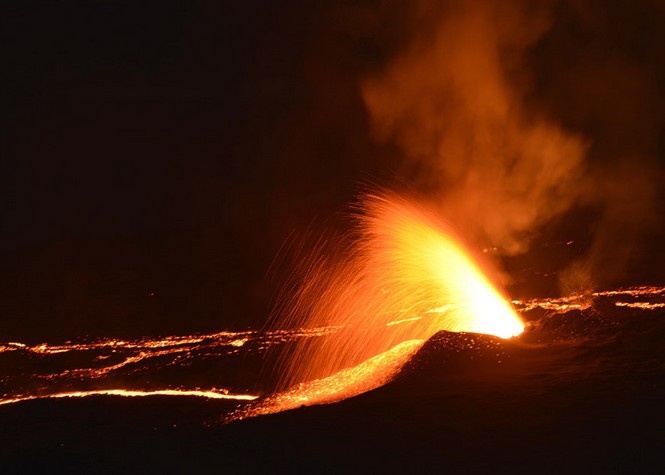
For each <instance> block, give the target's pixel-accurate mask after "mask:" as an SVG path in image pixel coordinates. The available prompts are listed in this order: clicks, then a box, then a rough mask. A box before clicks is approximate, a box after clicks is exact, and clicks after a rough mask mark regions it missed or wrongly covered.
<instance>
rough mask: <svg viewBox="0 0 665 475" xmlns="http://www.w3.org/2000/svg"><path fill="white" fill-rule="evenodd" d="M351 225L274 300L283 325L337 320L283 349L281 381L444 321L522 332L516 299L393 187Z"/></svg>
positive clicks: (365, 203) (426, 332)
mask: <svg viewBox="0 0 665 475" xmlns="http://www.w3.org/2000/svg"><path fill="white" fill-rule="evenodd" d="M355 224H356V226H355V228H354V231H353V232H352V234H351V236H348V237H347V239H346V240H345V241H344V242H343V243H341V245H340V246H338V247H335V248H334V249H332V250H321V251H322V252H320V253H317V254H316V257H314V258H312V259H311V260H310V261H309V262H308V264H307V265H308V269H307V272H306V274H305V278H304V279H303V281H302V283H301V284H300V286H299V287H298V288H297V290H296V291H295V292H294V293H293V294H292V295H291V296H290V297H288V298H287V299H285V300H284V301H283V302H282V303H281V305H280V306H279V307H278V316H277V318H278V321H279V322H280V324H281V325H284V326H285V327H296V328H297V327H319V326H337V327H339V328H340V331H338V332H336V333H335V334H333V335H330V336H329V337H327V338H326V339H324V340H323V341H321V340H318V339H317V340H311V339H307V340H304V341H303V342H302V343H301V344H299V345H297V346H296V348H295V349H294V350H293V351H292V352H290V353H289V354H287V355H286V356H285V358H284V360H283V362H282V364H283V367H282V368H281V369H282V374H283V375H284V376H283V377H282V380H281V385H282V387H283V388H286V387H292V386H293V385H295V384H299V383H302V382H307V381H312V380H317V379H321V378H328V377H330V376H331V375H334V374H336V373H338V372H340V371H342V370H344V369H346V368H351V367H354V366H357V365H359V364H360V363H362V362H364V361H366V360H368V359H370V358H372V357H375V356H376V355H379V354H381V353H383V352H386V351H388V350H390V349H391V348H394V347H395V346H397V345H399V344H400V343H402V342H405V341H414V340H420V341H424V340H426V339H428V338H429V337H430V336H432V335H433V334H435V333H436V332H438V331H440V330H449V331H464V332H476V333H486V334H492V335H497V336H500V337H504V338H508V337H511V336H514V335H518V334H519V333H521V332H522V330H523V328H524V325H523V323H522V322H521V320H520V319H519V317H517V315H516V313H515V312H514V310H513V309H512V308H511V306H510V304H509V303H508V302H507V301H506V299H505V298H504V297H503V296H502V295H501V294H500V293H499V292H498V291H497V290H496V289H495V288H494V286H493V285H492V284H491V283H490V282H489V280H488V279H487V278H486V277H485V275H484V274H483V272H482V271H481V270H480V267H479V265H478V264H477V263H476V262H474V260H473V258H472V257H471V254H470V252H469V251H467V250H466V249H465V248H464V247H463V246H462V245H461V244H460V243H459V242H458V241H457V240H456V239H455V238H454V237H453V235H452V233H451V232H450V230H448V229H447V228H446V226H445V225H444V224H443V223H442V222H441V221H440V220H439V219H437V217H436V216H435V215H433V214H432V213H429V212H428V211H426V210H424V209H422V208H421V207H419V206H417V205H415V204H413V203H412V202H411V201H409V200H408V199H406V198H403V197H399V196H396V195H394V194H389V193H382V194H380V195H377V194H367V195H365V196H364V197H363V199H362V201H361V204H360V205H359V207H358V212H357V213H355ZM327 251H329V252H327Z"/></svg>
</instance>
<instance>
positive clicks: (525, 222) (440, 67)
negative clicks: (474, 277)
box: [361, 0, 664, 290]
mask: <svg viewBox="0 0 665 475" xmlns="http://www.w3.org/2000/svg"><path fill="white" fill-rule="evenodd" d="M387 3H388V4H389V3H390V2H387ZM384 7H385V5H384ZM640 8H642V9H641V10H640ZM624 10H625V11H630V8H629V7H628V6H624V8H615V7H610V6H607V5H605V3H604V2H594V1H567V2H553V1H552V2H527V1H506V2H491V1H478V2H465V1H462V0H452V1H447V2H435V1H429V0H426V1H420V2H414V4H413V6H412V8H411V9H410V10H409V11H408V12H401V13H402V14H403V15H404V18H405V19H406V22H407V23H408V27H407V28H405V31H406V32H407V33H406V34H405V41H404V43H403V46H402V47H401V48H399V49H397V52H396V53H395V54H394V55H392V56H391V57H390V59H389V60H388V61H386V62H385V64H383V65H382V66H381V67H380V68H378V69H377V71H375V72H374V73H372V74H368V75H367V76H366V77H365V78H364V80H363V81H362V86H361V89H362V96H363V99H364V103H365V105H366V107H367V110H368V112H369V116H370V121H371V124H372V130H373V133H374V135H375V138H376V139H377V140H379V141H380V142H386V143H393V144H396V145H397V146H398V147H399V148H400V149H401V150H402V152H403V156H404V160H403V163H402V164H401V169H400V170H399V173H400V174H401V175H403V176H407V177H410V178H413V179H415V180H416V181H417V183H418V185H419V187H420V188H422V189H425V190H427V191H428V194H429V195H430V197H432V199H433V200H434V201H435V202H437V203H438V205H439V207H440V209H441V211H442V213H443V214H444V215H445V216H447V217H448V218H449V219H450V220H451V221H452V222H453V223H454V225H455V226H456V227H457V228H459V229H460V230H462V231H463V232H464V233H465V235H467V236H469V237H470V239H471V240H473V241H475V243H476V244H479V245H483V246H495V247H497V248H499V252H500V253H501V254H503V255H516V254H522V253H524V252H526V251H527V250H528V249H529V246H530V244H531V242H532V241H533V240H534V238H536V237H538V234H539V232H540V230H541V229H542V227H543V226H544V225H546V224H548V223H552V222H556V221H557V220H562V219H564V218H565V217H566V216H567V215H568V214H571V213H573V212H574V211H575V210H576V209H579V208H580V207H591V208H593V209H594V211H595V213H596V215H597V217H598V218H597V220H596V221H595V230H594V238H593V240H592V242H591V243H590V245H589V246H588V249H587V250H586V252H585V253H584V255H582V256H579V258H578V260H577V261H575V262H573V263H572V265H571V263H567V264H568V265H570V268H569V269H568V270H565V271H562V272H560V279H561V284H562V288H564V290H573V289H575V290H579V289H580V288H583V287H591V286H597V285H603V284H608V283H611V282H614V281H617V280H620V275H621V273H622V270H623V269H624V268H625V267H626V266H627V265H628V261H630V260H631V259H632V258H633V257H634V254H635V249H636V243H639V242H640V239H641V237H642V236H644V235H645V234H647V233H648V232H649V230H653V229H654V226H656V225H657V223H658V218H657V216H658V215H659V210H658V208H657V207H656V205H655V203H656V201H657V198H658V184H659V183H662V172H661V171H660V170H661V168H660V166H659V165H658V164H657V161H656V159H655V158H653V157H656V156H657V154H658V153H659V152H660V150H659V147H662V144H661V142H660V136H661V134H662V119H663V109H664V107H663V104H662V100H660V99H659V98H661V97H662V94H663V91H662V86H661V83H662V82H659V78H660V79H662V75H661V73H662V66H659V65H658V61H657V58H656V57H653V55H656V54H658V50H659V48H661V47H657V46H654V45H653V44H652V43H651V42H653V41H657V40H658V39H659V38H660V39H661V40H662V39H663V38H662V33H660V32H659V30H660V29H659V28H658V27H657V22H653V21H652V20H649V19H648V17H649V16H650V15H651V16H652V17H653V18H663V11H662V9H659V8H658V7H657V4H656V3H652V2H642V3H641V4H640V6H639V7H638V12H639V14H636V15H634V16H635V19H636V21H637V19H638V18H639V19H640V21H641V22H642V28H639V25H638V26H635V28H632V29H631V28H630V26H626V25H625V23H626V19H628V22H630V20H631V17H630V15H628V18H626V14H625V11H624ZM659 15H660V16H659ZM644 21H646V22H647V23H648V24H646V25H644ZM622 22H623V23H624V24H622ZM619 27H620V28H619ZM616 28H619V29H618V30H617V29H616ZM645 29H646V30H647V31H646V32H645V31H644V30H645ZM648 35H651V37H649V36H648ZM637 39H639V40H640V41H642V42H643V43H644V44H641V46H640V44H636V41H637ZM660 44H663V43H662V41H661V43H660ZM655 68H660V69H661V71H657V70H656V69H655ZM659 101H660V102H659ZM579 225H580V226H585V225H586V226H590V225H591V224H590V223H582V222H581V223H579Z"/></svg>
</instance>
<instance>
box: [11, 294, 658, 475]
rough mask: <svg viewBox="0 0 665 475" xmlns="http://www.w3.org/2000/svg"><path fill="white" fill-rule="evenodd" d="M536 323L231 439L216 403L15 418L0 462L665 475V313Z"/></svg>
mask: <svg viewBox="0 0 665 475" xmlns="http://www.w3.org/2000/svg"><path fill="white" fill-rule="evenodd" d="M525 315H526V316H527V318H528V319H529V320H530V321H531V324H530V326H529V327H528V329H527V331H526V332H525V333H524V334H523V335H522V336H520V337H519V338H516V339H513V340H501V339H499V338H495V337H490V336H483V335H476V334H463V333H458V334H453V333H447V332H442V333H439V334H437V335H436V336H435V337H433V338H432V339H431V340H430V341H428V342H427V343H426V344H425V345H424V346H423V348H422V349H421V350H420V351H419V352H418V353H417V354H416V355H415V356H414V357H413V359H412V360H411V361H410V362H409V363H408V364H407V365H406V367H405V368H404V369H403V371H402V372H401V374H400V375H399V377H398V378H397V379H396V380H395V381H394V382H393V383H391V384H389V385H387V386H384V387H383V388H380V389H378V390H375V391H372V392H370V393H367V394H364V395H362V396H359V397H356V398H353V399H350V400H347V401H344V402H342V403H339V404H333V405H328V406H318V407H310V408H302V409H300V410H296V411H289V412H285V413H281V414H276V415H273V416H265V417H258V418H255V419H249V420H244V421H240V422H236V423H232V424H230V425H227V426H223V425H220V424H219V422H218V421H219V414H221V413H223V412H225V411H227V410H228V408H229V406H228V403H218V402H214V401H207V402H206V401H201V400H199V401H194V400H188V399H178V400H166V399H164V398H141V400H131V401H129V400H126V399H125V398H123V399H122V400H114V399H111V398H103V397H100V398H89V399H86V400H67V401H56V400H38V401H29V402H26V403H21V404H16V405H12V406H7V407H4V408H2V412H1V414H0V415H1V416H2V421H3V431H2V439H3V440H2V441H1V443H2V445H1V447H2V460H3V461H4V465H5V467H9V468H11V470H12V472H11V473H17V472H21V471H23V472H26V471H27V472H33V473H47V472H48V473H53V472H56V473H57V472H62V473H71V472H74V473H91V472H109V473H118V472H119V471H124V472H130V473H137V472H143V473H145V472H146V471H154V470H156V469H158V470H162V471H166V472H179V473H193V472H195V471H203V470H206V471H212V472H213V473H227V472H229V471H240V472H256V471H263V472H271V473H274V472H277V471H290V472H293V471H296V470H299V471H303V470H304V471H307V472H316V473H320V472H340V471H345V472H346V471H351V472H363V471H384V472H403V473H414V472H423V471H424V472H437V473H479V472H484V473H665V463H663V460H662V455H663V453H665V433H664V431H663V427H665V425H664V423H665V405H664V404H663V403H664V402H665V383H664V381H665V378H664V377H665V349H664V345H663V344H662V342H663V341H664V339H665V314H663V312H662V309H659V308H658V307H656V308H655V309H654V308H652V309H649V310H644V309H637V308H632V307H617V306H612V307H610V306H607V307H603V305H602V301H600V302H597V305H595V309H594V308H593V307H588V308H586V309H581V310H579V309H578V310H573V311H569V312H567V313H563V314H556V313H554V314H553V313H551V312H545V311H541V310H537V309H536V310H533V311H529V312H527V313H526V314H525ZM7 461H8V462H7ZM7 463H8V464H7ZM7 473H10V472H7Z"/></svg>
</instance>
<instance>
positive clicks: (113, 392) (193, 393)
mask: <svg viewBox="0 0 665 475" xmlns="http://www.w3.org/2000/svg"><path fill="white" fill-rule="evenodd" d="M88 396H125V397H146V396H190V397H203V398H206V399H232V400H236V401H252V400H254V399H256V398H257V396H253V395H250V394H229V393H226V392H223V391H200V390H184V389H158V390H155V391H134V390H131V389H97V390H92V391H70V392H64V393H54V394H47V395H43V396H19V397H15V398H12V399H3V400H0V406H1V405H3V404H13V403H16V402H22V401H30V400H33V399H52V398H53V399H60V398H75V397H88Z"/></svg>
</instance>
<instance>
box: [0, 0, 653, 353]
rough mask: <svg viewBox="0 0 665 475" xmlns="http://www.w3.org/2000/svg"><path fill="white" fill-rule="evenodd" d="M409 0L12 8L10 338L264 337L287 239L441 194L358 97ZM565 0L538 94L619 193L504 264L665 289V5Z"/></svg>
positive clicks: (7, 59) (6, 135) (6, 89)
mask: <svg viewBox="0 0 665 475" xmlns="http://www.w3.org/2000/svg"><path fill="white" fill-rule="evenodd" d="M405 3H408V2H397V1H393V0H388V1H379V0H367V1H357V0H356V1H351V0H345V1H338V2H298V1H281V2H272V1H258V0H250V1H242V2H228V1H209V2H195V1H187V2H136V1H85V2H83V1H81V2H79V1H69V2H64V3H62V2H36V1H33V0H22V1H6V2H3V4H2V7H0V23H1V26H0V31H1V32H2V42H1V43H2V47H1V48H2V50H1V53H0V54H1V56H0V58H1V59H0V60H1V64H2V71H3V72H2V77H3V79H4V81H3V83H4V84H3V86H2V88H0V101H1V103H2V108H1V112H0V126H1V129H0V130H1V132H0V157H1V158H0V190H1V191H0V193H1V194H2V198H1V199H0V210H1V211H0V212H1V213H2V214H1V218H2V219H1V223H2V230H1V232H0V256H1V258H2V266H1V267H0V341H8V340H14V339H16V340H19V341H24V340H27V341H43V340H49V339H50V340H59V339H71V338H81V337H86V336H87V337H94V336H102V335H117V336H123V337H124V336H139V335H145V334H167V333H173V332H207V331H214V330H221V329H224V328H246V327H250V326H251V327H260V326H261V325H262V324H263V323H264V322H265V320H266V318H267V315H268V314H269V312H270V308H271V306H272V305H273V302H274V297H275V295H276V294H277V292H278V291H279V288H280V285H281V282H282V281H283V279H284V278H285V276H286V275H287V274H288V272H289V269H290V267H291V262H290V260H291V259H292V254H293V253H291V251H290V250H289V247H290V246H289V245H288V244H287V245H286V246H284V243H285V242H288V241H289V240H290V239H292V240H295V241H298V240H300V239H304V238H303V237H302V236H305V235H307V234H308V233H315V232H318V231H319V230H322V229H330V228H333V229H334V228H335V227H337V226H340V225H339V224H338V221H340V219H339V218H340V216H339V211H340V210H341V209H343V207H344V205H345V203H348V202H349V201H351V200H353V198H354V196H355V194H356V193H357V192H358V190H359V187H360V186H361V185H360V184H366V183H378V184H382V185H385V184H391V183H399V184H400V186H401V187H408V188H410V189H415V190H417V191H418V192H422V193H425V194H427V193H428V192H429V189H430V187H431V183H429V182H426V181H423V180H421V179H420V177H421V176H422V174H423V173H432V171H431V170H429V169H428V167H427V165H426V164H425V165H423V164H422V163H413V162H411V161H405V160H404V159H403V157H402V155H403V150H402V149H401V148H400V147H399V145H398V144H396V143H395V141H391V140H381V139H379V138H377V136H376V134H374V133H373V131H372V126H371V118H370V114H369V113H368V111H367V108H366V105H365V103H364V102H363V97H362V94H361V84H362V81H363V80H364V79H365V78H366V77H368V76H371V75H372V74H378V73H379V72H381V71H383V70H384V69H385V67H386V65H387V64H389V62H390V61H391V59H392V58H394V57H395V55H396V54H398V53H399V52H400V51H403V49H404V48H405V47H406V46H407V45H408V43H409V39H410V38H411V36H412V25H411V24H410V23H408V22H407V20H406V18H409V12H408V10H409V7H408V6H407V5H405ZM442 3H446V2H442ZM453 3H454V2H453ZM522 3H524V2H522ZM550 3H551V4H552V7H551V10H552V12H553V13H552V17H553V20H552V22H551V25H549V27H548V28H547V29H546V31H545V32H544V33H542V35H541V36H540V37H539V38H538V39H537V41H535V42H534V43H533V44H531V45H529V47H528V48H527V49H526V51H525V58H524V63H525V64H526V66H527V69H528V70H529V71H530V77H529V78H528V81H529V82H530V86H529V88H528V91H529V92H528V94H526V100H527V101H528V103H529V106H530V109H529V110H531V111H546V113H547V114H548V116H549V117H554V118H556V120H557V121H558V123H560V124H562V125H563V126H565V127H566V129H568V130H572V131H574V132H575V133H578V134H580V135H581V136H584V137H585V140H586V142H587V143H588V153H587V155H586V156H585V167H584V170H585V173H586V174H587V175H588V176H591V177H594V178H593V180H590V181H589V183H590V184H589V185H588V187H589V188H593V189H597V188H599V187H600V188H602V189H603V190H602V196H603V200H600V199H596V198H597V195H596V194H595V193H591V192H589V193H586V194H581V197H580V199H579V201H578V202H576V203H575V204H573V205H572V206H571V207H570V208H569V209H568V210H567V211H566V213H563V214H562V215H559V216H556V218H553V219H552V220H548V221H547V222H546V223H544V224H542V225H541V226H539V227H538V229H535V230H533V237H532V247H531V251H530V252H529V253H526V254H522V255H518V256H513V257H511V258H509V259H508V258H507V259H506V262H507V263H506V265H507V267H508V268H509V270H510V271H514V272H516V275H518V276H519V275H521V274H519V272H522V271H523V270H524V269H527V268H528V269H533V268H538V267H539V266H540V267H543V268H544V270H542V272H543V273H547V271H548V269H549V267H552V268H555V269H556V270H559V269H560V268H561V267H563V266H565V265H567V264H569V262H568V261H565V260H566V259H568V260H570V259H571V256H570V254H571V253H572V254H575V255H580V256H581V255H584V254H585V253H596V254H598V255H599V256H601V257H596V260H598V261H600V262H607V264H606V265H605V264H604V265H600V266H597V267H596V269H598V270H599V272H600V274H602V276H604V277H606V278H600V279H598V280H599V281H600V282H599V285H606V286H607V285H618V284H639V283H643V282H647V281H649V282H653V281H660V280H663V279H665V273H664V271H663V270H662V268H663V265H662V264H663V262H664V261H663V256H664V254H663V252H662V250H660V248H661V242H662V239H663V238H665V233H664V231H663V225H662V210H663V203H664V201H665V198H664V195H663V192H662V184H663V183H664V180H663V176H664V172H663V170H664V166H663V161H664V160H663V157H664V155H665V140H664V135H663V126H664V125H665V28H663V25H665V8H664V7H663V6H662V3H661V2H658V1H656V0H653V1H650V0H641V1H637V2H635V1H631V2H628V1H626V2H611V4H610V3H608V2H604V1H591V0H588V1H573V0H570V1H565V2H550ZM443 14H449V15H454V11H453V13H450V12H444V13H443ZM600 183H602V184H603V185H602V186H599V185H598V184H600ZM607 197H609V198H607ZM597 236H601V237H600V238H599V239H598V240H594V239H595V238H596V237H597ZM569 240H575V241H576V242H577V243H579V244H576V246H577V247H575V248H574V249H573V250H569V249H565V252H564V251H561V249H560V246H559V245H558V244H556V243H559V242H563V241H569ZM298 242H299V241H298ZM592 242H593V243H596V244H595V245H594V244H592ZM557 246H559V247H557ZM291 247H292V246H291ZM280 249H281V251H280ZM552 249H554V251H552ZM276 256H277V257H276ZM553 256H554V257H553ZM562 256H563V257H562ZM557 259H558V260H557ZM562 260H564V261H565V262H562ZM613 263H616V264H617V265H616V266H615V265H614V264H613ZM271 264H272V265H271ZM619 264H620V265H619ZM548 266H549V267H548ZM517 279H519V277H517ZM525 279H526V278H525ZM553 288H554V289H556V285H554V287H553ZM520 289H521V290H522V291H528V289H524V286H522V287H520Z"/></svg>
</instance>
